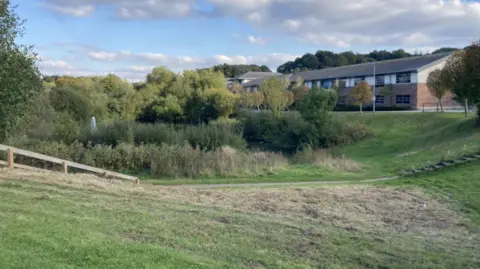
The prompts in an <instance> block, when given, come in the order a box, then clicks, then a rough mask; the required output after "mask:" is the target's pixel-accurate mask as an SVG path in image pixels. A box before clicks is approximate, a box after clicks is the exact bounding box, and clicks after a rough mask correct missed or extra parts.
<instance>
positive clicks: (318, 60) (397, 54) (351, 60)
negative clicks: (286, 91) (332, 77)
mask: <svg viewBox="0 0 480 269" xmlns="http://www.w3.org/2000/svg"><path fill="white" fill-rule="evenodd" d="M456 50H458V49H456V48H440V49H437V50H435V51H433V52H432V54H436V53H444V52H453V51H456ZM419 55H421V54H420V53H408V52H406V51H405V50H403V49H398V50H394V51H391V52H389V51H386V50H380V51H377V50H374V51H372V52H370V53H366V54H361V53H353V52H351V51H346V52H341V53H335V52H331V51H325V50H319V51H317V52H316V53H315V54H312V53H307V54H305V55H303V56H302V57H299V58H296V59H295V60H294V61H289V62H286V63H284V64H282V65H280V66H279V67H278V68H277V72H278V73H282V74H290V73H295V72H300V71H306V70H316V69H324V68H330V67H338V66H345V65H352V64H361V63H368V62H376V61H385V60H393V59H401V58H407V57H412V56H419Z"/></svg>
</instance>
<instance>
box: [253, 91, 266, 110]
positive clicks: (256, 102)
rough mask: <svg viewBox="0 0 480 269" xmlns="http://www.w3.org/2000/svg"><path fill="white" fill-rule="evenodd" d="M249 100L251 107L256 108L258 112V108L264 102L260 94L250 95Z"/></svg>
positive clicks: (263, 97)
mask: <svg viewBox="0 0 480 269" xmlns="http://www.w3.org/2000/svg"><path fill="white" fill-rule="evenodd" d="M251 98H252V105H253V106H254V107H255V108H257V110H260V106H262V105H263V103H264V102H265V95H263V93H262V92H254V93H252V95H251Z"/></svg>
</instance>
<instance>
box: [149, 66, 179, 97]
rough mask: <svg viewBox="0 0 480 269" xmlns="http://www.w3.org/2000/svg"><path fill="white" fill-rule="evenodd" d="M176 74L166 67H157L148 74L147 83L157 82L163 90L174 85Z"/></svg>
mask: <svg viewBox="0 0 480 269" xmlns="http://www.w3.org/2000/svg"><path fill="white" fill-rule="evenodd" d="M175 76H176V75H175V73H173V72H172V71H170V69H168V68H166V67H163V66H162V67H155V68H154V69H153V70H152V72H151V73H150V74H148V75H147V83H148V84H155V85H156V86H157V87H158V88H159V89H160V91H163V90H165V89H167V88H169V87H170V86H171V85H172V83H173V81H174V80H175Z"/></svg>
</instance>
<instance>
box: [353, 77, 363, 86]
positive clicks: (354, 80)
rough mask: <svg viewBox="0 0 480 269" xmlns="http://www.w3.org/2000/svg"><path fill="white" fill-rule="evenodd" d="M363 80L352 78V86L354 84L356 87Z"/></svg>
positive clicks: (361, 78)
mask: <svg viewBox="0 0 480 269" xmlns="http://www.w3.org/2000/svg"><path fill="white" fill-rule="evenodd" d="M364 80H365V78H364V77H360V78H354V79H353V84H354V85H355V86H357V84H358V83H360V82H362V81H364Z"/></svg>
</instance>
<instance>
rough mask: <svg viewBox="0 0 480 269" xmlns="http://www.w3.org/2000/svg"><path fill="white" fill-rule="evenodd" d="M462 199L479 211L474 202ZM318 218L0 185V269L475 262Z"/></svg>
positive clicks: (459, 252) (407, 237)
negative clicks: (270, 214) (272, 214)
mask: <svg viewBox="0 0 480 269" xmlns="http://www.w3.org/2000/svg"><path fill="white" fill-rule="evenodd" d="M463 171H464V172H465V173H469V174H470V176H467V175H466V176H465V178H467V179H469V178H471V176H472V173H474V172H475V170H473V168H472V166H470V167H467V168H465V169H464V170H463ZM444 179H445V180H449V178H448V177H445V178H444ZM424 180H425V181H428V180H432V179H429V178H428V177H426V178H425V179H424ZM418 182H420V181H418ZM405 183H406V181H402V184H405ZM399 184H400V183H399ZM472 186H475V187H476V188H477V189H476V191H478V184H476V185H468V184H463V185H459V186H458V188H459V190H458V191H459V193H461V192H462V191H465V190H463V189H460V188H467V187H468V188H471V187H472ZM468 191H470V192H471V191H474V190H472V189H469V190H468ZM471 201H472V203H473V205H474V206H476V208H477V209H478V200H471ZM322 219H323V217H321V218H320V219H319V220H316V219H304V218H293V217H282V216H279V215H275V216H273V217H272V216H268V215H264V214H257V213H247V212H239V211H234V210H227V209H218V208H212V207H205V206H202V207H200V206H194V205H189V204H185V203H181V202H178V201H175V200H171V201H162V200H158V198H155V199H154V197H149V196H148V195H137V194H135V193H132V194H128V193H108V192H104V191H101V190H98V191H97V190H95V188H90V189H89V190H86V189H78V188H73V187H66V186H56V185H47V184H40V183H34V182H29V181H20V182H19V181H13V180H7V181H5V180H0V256H1V259H0V268H5V269H9V268H15V269H18V268H29V269H31V268H475V267H476V266H480V262H479V257H478V253H476V250H478V246H477V247H474V249H471V248H470V247H471V246H470V247H468V246H466V245H464V244H465V243H462V242H458V241H455V242H452V241H450V239H446V238H442V237H441V236H439V235H437V234H431V235H428V234H427V238H423V237H422V235H421V234H417V233H415V232H407V231H396V232H386V231H384V230H383V229H375V230H366V231H363V230H356V229H354V228H344V227H342V226H341V225H340V226H338V224H335V223H336V222H337V221H339V220H331V221H332V223H329V222H328V223H323V222H322V221H320V220H322ZM351 225H353V226H354V227H355V224H353V223H352V224H351ZM423 235H424V236H425V234H423ZM445 240H446V241H445Z"/></svg>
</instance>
